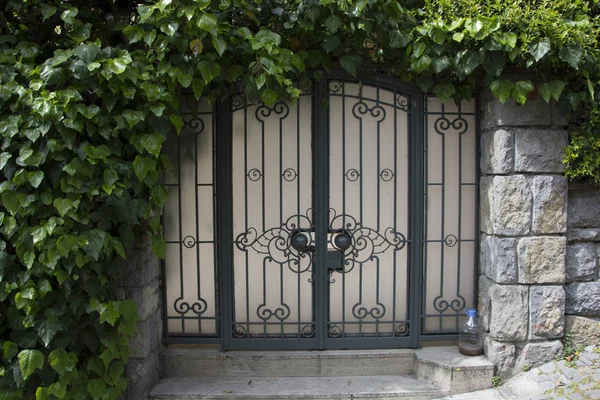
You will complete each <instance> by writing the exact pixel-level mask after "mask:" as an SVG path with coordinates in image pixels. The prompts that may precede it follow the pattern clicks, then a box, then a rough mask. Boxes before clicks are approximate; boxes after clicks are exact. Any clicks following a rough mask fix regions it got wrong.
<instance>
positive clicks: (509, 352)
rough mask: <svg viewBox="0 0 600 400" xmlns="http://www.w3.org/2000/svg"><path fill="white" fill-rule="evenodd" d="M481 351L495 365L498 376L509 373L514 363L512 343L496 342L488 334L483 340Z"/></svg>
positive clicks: (514, 348)
mask: <svg viewBox="0 0 600 400" xmlns="http://www.w3.org/2000/svg"><path fill="white" fill-rule="evenodd" d="M483 352H484V354H485V355H486V356H487V358H488V360H490V361H491V362H492V363H494V365H495V366H496V369H497V373H498V375H500V376H506V375H507V374H509V373H510V372H511V371H512V369H513V366H514V364H515V355H516V347H515V345H514V344H512V343H504V342H497V341H495V340H494V339H492V338H491V337H490V336H486V337H485V340H484V341H483Z"/></svg>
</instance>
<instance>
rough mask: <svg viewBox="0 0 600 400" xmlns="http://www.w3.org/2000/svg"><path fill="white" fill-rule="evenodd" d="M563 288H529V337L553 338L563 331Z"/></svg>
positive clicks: (558, 336) (559, 335)
mask: <svg viewBox="0 0 600 400" xmlns="http://www.w3.org/2000/svg"><path fill="white" fill-rule="evenodd" d="M564 314H565V290H564V289H563V288H562V286H532V287H531V288H530V289H529V338H530V339H554V338H560V337H562V336H563V333H564V325H565V318H564Z"/></svg>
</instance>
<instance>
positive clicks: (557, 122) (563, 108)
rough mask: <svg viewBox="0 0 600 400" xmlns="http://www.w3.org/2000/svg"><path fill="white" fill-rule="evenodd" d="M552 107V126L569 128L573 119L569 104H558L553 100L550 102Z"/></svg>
mask: <svg viewBox="0 0 600 400" xmlns="http://www.w3.org/2000/svg"><path fill="white" fill-rule="evenodd" d="M550 105H551V107H552V125H554V126H565V127H566V126H568V125H569V121H570V119H571V111H570V108H569V106H568V105H567V104H564V102H563V103H559V102H556V101H555V100H552V101H551V102H550Z"/></svg>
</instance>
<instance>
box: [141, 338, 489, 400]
mask: <svg viewBox="0 0 600 400" xmlns="http://www.w3.org/2000/svg"><path fill="white" fill-rule="evenodd" d="M160 365H161V376H162V379H161V380H160V382H159V383H158V385H156V387H155V388H154V389H153V390H152V392H151V394H150V398H151V399H155V400H158V399H161V400H184V399H185V400H192V399H246V400H253V399H419V400H421V399H423V400H425V399H435V398H439V397H444V396H448V395H452V394H459V393H466V392H470V391H474V390H481V389H487V388H490V387H491V385H492V376H493V371H494V366H493V364H492V363H490V362H489V361H488V360H487V359H486V358H485V357H483V356H479V357H466V356H462V355H460V354H459V353H458V351H457V350H456V347H427V348H423V349H416V350H412V349H402V350H335V351H261V352H256V351H246V352H241V351H232V352H226V353H225V352H220V351H218V350H217V349H211V348H207V347H203V346H175V345H172V346H169V347H168V348H166V349H165V351H164V352H163V353H162V354H161V363H160Z"/></svg>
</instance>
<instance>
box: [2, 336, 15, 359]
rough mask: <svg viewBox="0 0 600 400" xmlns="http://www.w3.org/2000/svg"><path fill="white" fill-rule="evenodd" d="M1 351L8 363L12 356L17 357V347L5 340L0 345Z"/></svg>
mask: <svg viewBox="0 0 600 400" xmlns="http://www.w3.org/2000/svg"><path fill="white" fill-rule="evenodd" d="M2 350H3V351H4V353H3V354H4V358H5V359H6V360H8V361H10V360H11V359H12V358H13V357H14V356H16V355H17V352H18V351H19V346H17V344H16V343H13V342H11V341H9V340H7V341H6V342H4V344H3V345H2Z"/></svg>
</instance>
